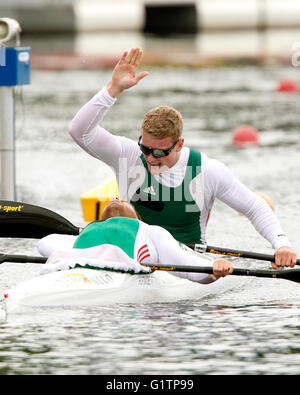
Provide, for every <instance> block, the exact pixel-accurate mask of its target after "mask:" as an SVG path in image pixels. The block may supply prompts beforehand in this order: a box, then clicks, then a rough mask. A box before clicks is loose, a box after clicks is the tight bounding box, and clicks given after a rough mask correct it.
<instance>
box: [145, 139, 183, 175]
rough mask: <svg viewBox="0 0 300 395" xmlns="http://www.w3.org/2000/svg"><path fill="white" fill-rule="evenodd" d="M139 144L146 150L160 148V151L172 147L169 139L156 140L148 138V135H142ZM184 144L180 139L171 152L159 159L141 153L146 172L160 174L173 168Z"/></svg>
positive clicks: (171, 141) (172, 142) (172, 143)
mask: <svg viewBox="0 0 300 395" xmlns="http://www.w3.org/2000/svg"><path fill="white" fill-rule="evenodd" d="M140 143H141V144H142V145H144V146H146V147H148V148H160V149H169V148H171V147H172V146H173V145H174V141H173V140H172V138H171V137H165V138H163V139H158V138H156V137H152V136H150V135H149V134H148V133H144V132H143V133H142V138H141V141H140ZM183 143H184V139H183V138H180V139H179V140H178V142H177V144H176V145H175V147H174V148H173V149H172V150H171V152H170V153H169V154H168V155H166V156H163V157H161V158H155V157H154V156H153V154H152V153H150V154H149V155H146V154H145V153H143V155H144V157H145V159H146V162H147V166H148V170H149V171H150V173H152V174H161V173H163V172H164V171H165V170H167V168H170V167H173V166H174V165H175V164H176V163H177V161H178V160H179V157H180V151H181V149H182V146H183Z"/></svg>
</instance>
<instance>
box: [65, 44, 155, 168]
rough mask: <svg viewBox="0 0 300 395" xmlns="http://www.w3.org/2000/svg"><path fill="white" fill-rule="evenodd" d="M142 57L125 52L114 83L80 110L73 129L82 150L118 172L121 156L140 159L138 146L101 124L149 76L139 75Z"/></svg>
mask: <svg viewBox="0 0 300 395" xmlns="http://www.w3.org/2000/svg"><path fill="white" fill-rule="evenodd" d="M141 58H142V51H141V50H139V49H132V50H131V51H130V53H129V54H128V55H127V52H125V53H124V54H123V56H122V58H121V59H120V61H119V62H118V64H117V65H116V67H115V69H114V71H113V75H112V80H111V81H110V82H109V83H108V84H107V86H106V87H104V88H103V89H102V90H101V91H100V92H99V93H97V94H96V95H95V96H94V97H93V98H92V99H91V100H90V101H89V102H88V103H86V104H85V105H84V106H83V107H82V108H81V109H80V110H79V111H78V113H77V114H76V115H75V117H74V118H73V120H72V121H71V123H70V126H69V132H70V134H71V136H72V137H73V139H74V140H75V141H76V142H77V144H78V145H79V146H80V147H81V148H83V149H84V150H85V151H86V152H88V153H89V154H90V155H92V156H94V157H96V158H97V159H100V160H102V161H103V162H105V163H106V164H108V165H110V166H112V167H113V168H114V169H115V170H117V169H118V165H119V158H120V157H121V156H122V157H127V158H131V157H132V158H134V159H133V160H135V159H136V155H135V154H136V153H137V154H138V153H139V149H138V146H137V144H136V143H135V142H133V141H131V140H130V139H127V138H125V137H119V136H114V135H112V134H110V133H109V132H108V131H107V130H105V129H104V128H102V127H100V126H99V123H100V122H101V121H102V119H103V118H104V116H105V114H106V112H107V111H108V109H109V108H110V107H111V106H112V105H113V104H114V103H115V101H116V97H117V96H118V95H119V94H120V93H121V92H122V91H123V90H124V89H128V88H130V87H131V86H134V85H136V84H137V83H138V82H139V81H140V80H141V79H142V78H143V77H145V76H146V75H148V73H146V72H143V73H141V74H139V75H138V76H137V77H136V76H135V72H136V69H137V67H138V66H139V64H140V62H141Z"/></svg>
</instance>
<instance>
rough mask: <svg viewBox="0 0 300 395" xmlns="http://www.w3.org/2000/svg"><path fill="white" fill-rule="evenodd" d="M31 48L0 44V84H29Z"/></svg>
mask: <svg viewBox="0 0 300 395" xmlns="http://www.w3.org/2000/svg"><path fill="white" fill-rule="evenodd" d="M30 66H31V49H30V48H27V47H26V48H20V47H18V48H3V46H0V86H15V85H28V84H30Z"/></svg>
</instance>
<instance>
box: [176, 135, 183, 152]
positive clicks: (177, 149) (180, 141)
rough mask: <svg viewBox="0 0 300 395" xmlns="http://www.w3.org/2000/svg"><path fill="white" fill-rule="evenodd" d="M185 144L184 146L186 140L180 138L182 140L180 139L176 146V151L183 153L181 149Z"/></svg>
mask: <svg viewBox="0 0 300 395" xmlns="http://www.w3.org/2000/svg"><path fill="white" fill-rule="evenodd" d="M183 144H184V138H183V137H180V139H179V141H178V143H177V145H176V151H177V152H179V151H181V149H182V147H183Z"/></svg>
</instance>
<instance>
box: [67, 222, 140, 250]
mask: <svg viewBox="0 0 300 395" xmlns="http://www.w3.org/2000/svg"><path fill="white" fill-rule="evenodd" d="M139 226H140V224H139V221H138V220H137V219H134V218H126V217H113V218H109V219H107V220H105V221H94V222H91V223H90V224H88V225H87V226H86V227H85V228H84V229H83V230H82V231H81V232H80V234H79V236H78V237H77V239H76V241H75V243H74V246H73V248H90V247H95V246H98V245H101V244H112V245H115V246H117V247H120V248H121V249H122V250H123V251H124V252H125V253H126V254H127V255H128V256H129V257H130V258H134V245H135V240H136V235H137V232H138V230H139Z"/></svg>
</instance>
